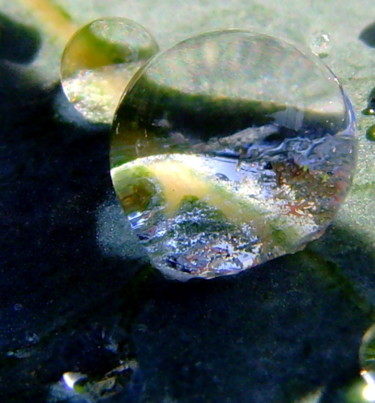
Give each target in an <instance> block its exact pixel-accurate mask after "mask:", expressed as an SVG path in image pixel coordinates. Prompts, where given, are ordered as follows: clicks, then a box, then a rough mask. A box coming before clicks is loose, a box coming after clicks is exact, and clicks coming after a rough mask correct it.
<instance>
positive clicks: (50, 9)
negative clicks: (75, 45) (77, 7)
mask: <svg viewBox="0 0 375 403" xmlns="http://www.w3.org/2000/svg"><path fill="white" fill-rule="evenodd" d="M19 2H20V3H22V4H23V5H24V6H25V7H26V8H28V9H29V10H30V11H31V12H32V14H33V15H34V16H35V17H36V18H37V19H38V20H39V21H40V22H41V25H42V27H45V29H46V30H47V31H48V33H49V34H50V35H51V36H52V37H53V38H54V39H56V40H57V41H58V42H60V44H61V45H64V46H65V44H66V42H67V41H68V40H69V39H70V38H71V36H72V35H73V34H74V32H75V31H77V29H78V27H77V25H76V24H75V23H74V22H73V21H72V19H71V17H70V16H69V14H68V13H67V12H66V11H65V10H64V9H63V8H61V7H60V6H58V5H56V4H54V3H53V2H51V1H49V0H19Z"/></svg>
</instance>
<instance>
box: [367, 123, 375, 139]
mask: <svg viewBox="0 0 375 403" xmlns="http://www.w3.org/2000/svg"><path fill="white" fill-rule="evenodd" d="M366 138H367V140H370V141H375V125H372V126H370V127H369V128H368V129H367V131H366Z"/></svg>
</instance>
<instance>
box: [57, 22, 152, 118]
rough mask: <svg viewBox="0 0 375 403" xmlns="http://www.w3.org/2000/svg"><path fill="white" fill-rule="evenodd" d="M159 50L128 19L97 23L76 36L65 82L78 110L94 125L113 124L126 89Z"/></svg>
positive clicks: (64, 64) (68, 50) (64, 65)
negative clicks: (115, 113)
mask: <svg viewBox="0 0 375 403" xmlns="http://www.w3.org/2000/svg"><path fill="white" fill-rule="evenodd" d="M158 50H159V47H158V45H157V43H156V41H155V40H154V38H153V37H152V36H151V34H149V33H148V32H147V31H146V30H145V29H144V28H143V27H142V26H141V25H139V24H137V23H135V22H134V21H131V20H128V19H125V18H102V19H98V20H95V21H93V22H91V23H89V24H87V25H85V26H84V27H83V28H81V29H80V30H79V31H78V32H76V33H75V34H74V36H73V37H72V39H71V40H70V41H69V42H68V44H67V45H66V47H65V50H64V53H63V56H62V60H61V83H62V87H63V90H64V92H65V94H66V96H67V98H68V99H69V101H70V102H72V103H73V105H74V107H75V108H76V109H77V110H78V111H79V112H80V113H81V114H82V115H83V116H84V117H85V118H86V119H88V120H89V121H91V122H93V123H111V122H112V119H113V115H114V112H115V109H116V107H117V104H118V102H119V100H120V97H121V95H122V93H123V90H124V88H125V87H126V85H127V84H128V82H129V81H130V79H131V78H132V77H133V75H134V74H135V73H136V71H137V70H139V69H140V67H142V66H143V65H144V64H145V63H146V62H147V61H148V60H149V59H150V57H152V56H153V55H154V54H155V53H157V52H158Z"/></svg>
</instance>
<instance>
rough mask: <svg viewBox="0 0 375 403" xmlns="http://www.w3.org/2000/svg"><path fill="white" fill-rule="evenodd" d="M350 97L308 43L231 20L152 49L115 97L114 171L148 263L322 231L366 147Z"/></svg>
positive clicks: (228, 260) (245, 261)
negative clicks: (230, 26)
mask: <svg viewBox="0 0 375 403" xmlns="http://www.w3.org/2000/svg"><path fill="white" fill-rule="evenodd" d="M354 132H355V130H354V121H353V113H352V110H351V105H350V102H349V101H348V99H347V97H346V95H345V94H344V93H343V91H342V89H341V87H340V85H339V84H338V81H337V79H336V78H335V76H334V75H333V74H332V73H331V72H330V70H329V69H327V68H326V67H325V65H324V64H323V63H322V62H321V61H320V59H319V58H317V57H316V56H314V55H312V54H311V53H303V52H301V51H300V50H298V49H297V48H296V47H295V46H293V45H290V44H288V43H286V42H283V41H281V40H279V39H277V38H273V37H270V36H266V35H261V34H257V33H254V32H249V31H241V30H227V31H217V32H211V33H206V34H202V35H198V36H196V37H193V38H190V39H187V40H185V41H183V42H181V43H179V44H177V45H176V46H174V47H172V48H171V49H169V50H166V51H165V52H163V53H160V54H158V55H156V56H155V57H154V58H153V59H152V60H151V61H150V62H149V63H148V64H147V65H146V66H145V67H144V68H142V69H141V70H140V71H139V72H138V73H137V74H136V76H135V77H134V78H133V79H132V81H131V82H130V83H129V85H128V87H127V89H126V91H125V93H124V96H123V98H122V100H121V103H120V105H119V107H118V109H117V112H116V115H115V119H114V124H113V135H112V140H111V153H110V158H111V175H112V180H113V183H114V187H115V190H116V193H117V195H118V197H119V199H120V202H121V204H122V206H123V208H124V211H125V213H126V214H127V216H128V219H129V221H130V224H131V226H132V228H133V230H134V231H135V233H136V234H137V235H138V237H139V239H140V240H141V242H142V244H143V245H144V247H145V248H146V250H147V252H148V254H149V257H150V259H151V262H152V264H153V265H154V266H155V267H156V268H158V269H159V270H161V271H162V272H163V273H164V274H165V275H166V276H168V277H172V278H177V279H181V280H186V279H189V278H192V277H204V278H212V277H216V276H220V275H227V274H233V273H238V272H240V271H242V270H244V269H247V268H250V267H252V266H255V265H258V264H260V263H262V262H266V261H268V260H271V259H273V258H275V257H278V256H281V255H284V254H286V253H294V252H296V251H299V250H301V249H302V248H303V247H304V246H305V245H306V243H307V242H309V241H311V240H313V239H316V238H318V237H319V236H320V235H321V234H322V233H323V232H324V230H325V228H326V227H327V225H328V224H329V223H330V221H331V220H332V218H333V217H334V215H335V213H336V211H337V209H338V207H339V205H340V204H341V202H342V201H343V199H344V197H345V195H346V193H347V191H348V188H349V186H350V183H351V179H352V172H353V169H354V166H355V159H356V143H355V137H354Z"/></svg>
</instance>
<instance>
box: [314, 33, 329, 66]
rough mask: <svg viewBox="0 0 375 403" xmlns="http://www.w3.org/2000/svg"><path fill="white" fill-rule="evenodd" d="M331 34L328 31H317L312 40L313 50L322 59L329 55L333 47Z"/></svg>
mask: <svg viewBox="0 0 375 403" xmlns="http://www.w3.org/2000/svg"><path fill="white" fill-rule="evenodd" d="M330 42H331V36H330V34H329V33H328V32H315V33H314V34H313V39H312V40H311V44H310V48H311V51H312V52H313V53H314V54H315V55H317V56H319V57H320V58H321V59H323V58H325V57H327V56H328V53H329V51H330V47H331V43H330Z"/></svg>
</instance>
